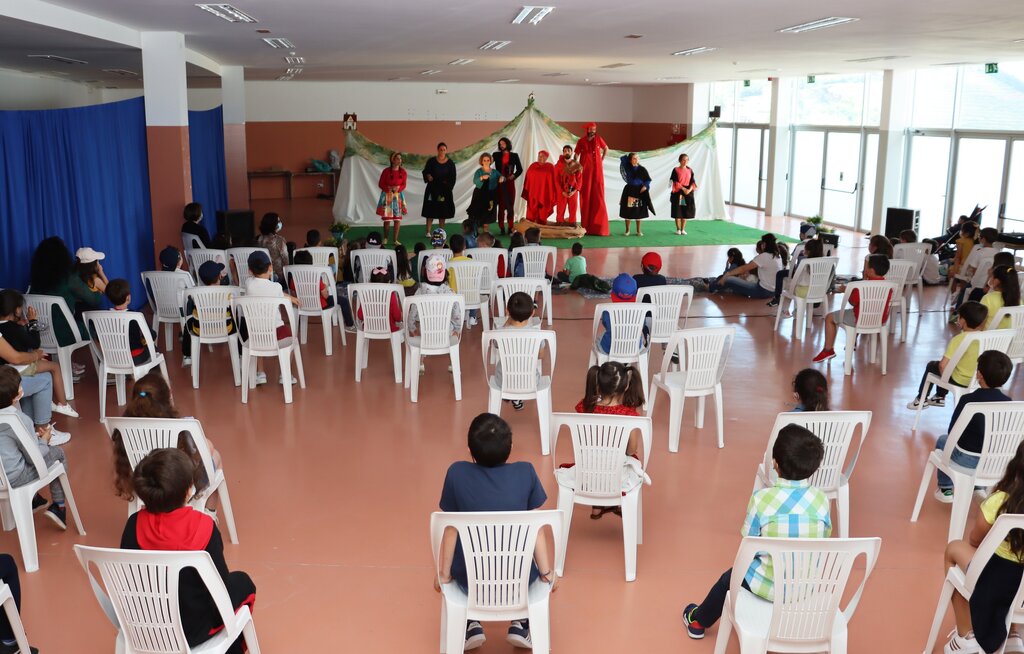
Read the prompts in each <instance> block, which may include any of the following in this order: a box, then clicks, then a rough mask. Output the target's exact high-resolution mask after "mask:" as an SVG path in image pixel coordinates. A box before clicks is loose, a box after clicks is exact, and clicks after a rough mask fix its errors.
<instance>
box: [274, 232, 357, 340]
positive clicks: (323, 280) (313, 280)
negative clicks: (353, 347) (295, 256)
mask: <svg viewBox="0 0 1024 654" xmlns="http://www.w3.org/2000/svg"><path fill="white" fill-rule="evenodd" d="M326 249H328V250H330V249H331V248H326ZM284 276H285V279H287V280H288V287H289V288H291V289H292V290H293V291H294V292H295V297H297V298H298V299H299V342H300V343H301V344H303V345H305V344H306V332H308V331H309V319H310V317H311V316H316V317H318V318H320V325H321V327H323V332H324V351H325V352H326V353H327V356H331V355H333V354H334V338H333V337H332V335H331V328H332V327H334V325H337V326H338V334H339V335H340V336H341V344H342V345H343V346H347V345H348V341H347V339H346V337H345V320H344V318H343V317H342V315H341V306H339V305H338V287H337V285H336V284H335V283H334V275H333V274H332V273H331V269H330V268H329V267H328V266H324V265H313V266H301V265H300V266H285V267H284ZM321 286H322V287H323V288H324V289H325V290H326V291H327V297H328V298H329V299H330V301H329V302H328V303H327V304H328V305H329V306H327V307H326V308H325V307H324V306H323V305H324V302H323V301H322V300H323V295H322V294H321V292H320V288H321Z"/></svg>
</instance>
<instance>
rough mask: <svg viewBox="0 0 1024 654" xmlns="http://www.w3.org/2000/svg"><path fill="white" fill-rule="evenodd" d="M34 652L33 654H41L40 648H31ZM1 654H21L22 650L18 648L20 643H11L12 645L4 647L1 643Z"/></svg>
mask: <svg viewBox="0 0 1024 654" xmlns="http://www.w3.org/2000/svg"><path fill="white" fill-rule="evenodd" d="M29 649H30V650H32V654H39V648H37V647H32V646H31V645H30V646H29ZM0 654H21V648H20V647H18V643H11V644H10V645H4V644H3V643H0Z"/></svg>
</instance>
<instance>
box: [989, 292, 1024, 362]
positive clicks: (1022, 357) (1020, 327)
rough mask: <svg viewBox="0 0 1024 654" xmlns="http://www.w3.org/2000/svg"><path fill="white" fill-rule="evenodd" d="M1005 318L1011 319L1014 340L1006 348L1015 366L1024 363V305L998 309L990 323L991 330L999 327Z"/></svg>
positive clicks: (1007, 354) (1010, 327)
mask: <svg viewBox="0 0 1024 654" xmlns="http://www.w3.org/2000/svg"><path fill="white" fill-rule="evenodd" d="M1004 318H1009V319H1010V326H1009V329H1012V330H1013V340H1012V341H1011V342H1010V347H1009V348H1008V349H1007V350H1006V356H1008V357H1010V361H1012V362H1013V365H1014V366H1017V365H1019V364H1021V363H1024V306H1017V307H1003V308H1002V309H1000V310H999V311H996V313H995V315H994V316H992V320H990V321H989V323H988V329H989V331H991V330H993V329H999V325H1000V324H1001V323H1002V322H1003V319H1004Z"/></svg>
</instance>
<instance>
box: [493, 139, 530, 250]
mask: <svg viewBox="0 0 1024 654" xmlns="http://www.w3.org/2000/svg"><path fill="white" fill-rule="evenodd" d="M491 160H492V161H493V163H494V170H496V171H497V173H498V175H500V177H499V178H498V191H497V196H498V197H497V201H498V202H497V204H498V227H499V228H500V229H501V233H502V234H504V233H505V224H506V223H507V224H508V231H509V233H510V234H511V233H512V224H513V223H514V222H515V214H516V178H517V177H519V176H520V175H522V174H523V164H522V163H521V162H520V161H519V155H518V154H516V153H515V152H512V141H510V140H508V139H507V138H505V137H504V136H502V137H501V138H500V139H498V151H497V152H495V153H494V154H493V155H492V156H491Z"/></svg>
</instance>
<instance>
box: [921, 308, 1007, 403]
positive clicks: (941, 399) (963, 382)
mask: <svg viewBox="0 0 1024 654" xmlns="http://www.w3.org/2000/svg"><path fill="white" fill-rule="evenodd" d="M956 315H957V326H959V327H960V330H961V331H960V333H959V334H957V335H956V336H954V337H953V338H951V339H950V340H949V345H947V346H946V351H945V353H944V354H943V355H942V359H940V360H938V361H929V362H928V365H927V366H925V369H924V374H923V375H921V385H920V386H918V388H917V395H915V396H914V399H913V400H911V401H910V404H908V405H907V408H908V409H910V410H911V411H916V410H917V409H918V406H919V405H920V403H921V401H922V399H921V394H922V393H924V392H925V386H926V384H927V380H928V375H929V374H933V375H936V376H938V377H941V376H942V374H943V373H944V372H945V370H946V366H948V365H949V363H950V358H951V357H952V356H953V355H954V354H956V351H957V350H958V349H959V348H960V343H961V342H963V340H964V334H968V333H970V332H976V331H981V328H982V326H983V325H984V324H985V318H987V317H988V309H986V308H985V305H983V304H981V303H980V302H964V303H963V304H961V305H960V308H959V309H957V312H956ZM978 355H979V352H978V344H977V343H972V344H971V346H970V347H968V348H967V351H966V352H965V353H964V355H963V356H962V357H960V361H958V362H957V364H956V368H954V369H953V372H952V373H951V374H950V375H949V383H951V384H954V385H956V386H961V387H963V388H967V386H968V385H969V384H970V383H971V378H972V377H973V376H974V374H975V372H976V371H977V369H978ZM947 394H949V391H948V390H946V389H945V388H943V387H941V386H936V387H935V395H932V396H931V397H929V398H928V399H926V400H924V408H928V407H930V406H946V395H947Z"/></svg>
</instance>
